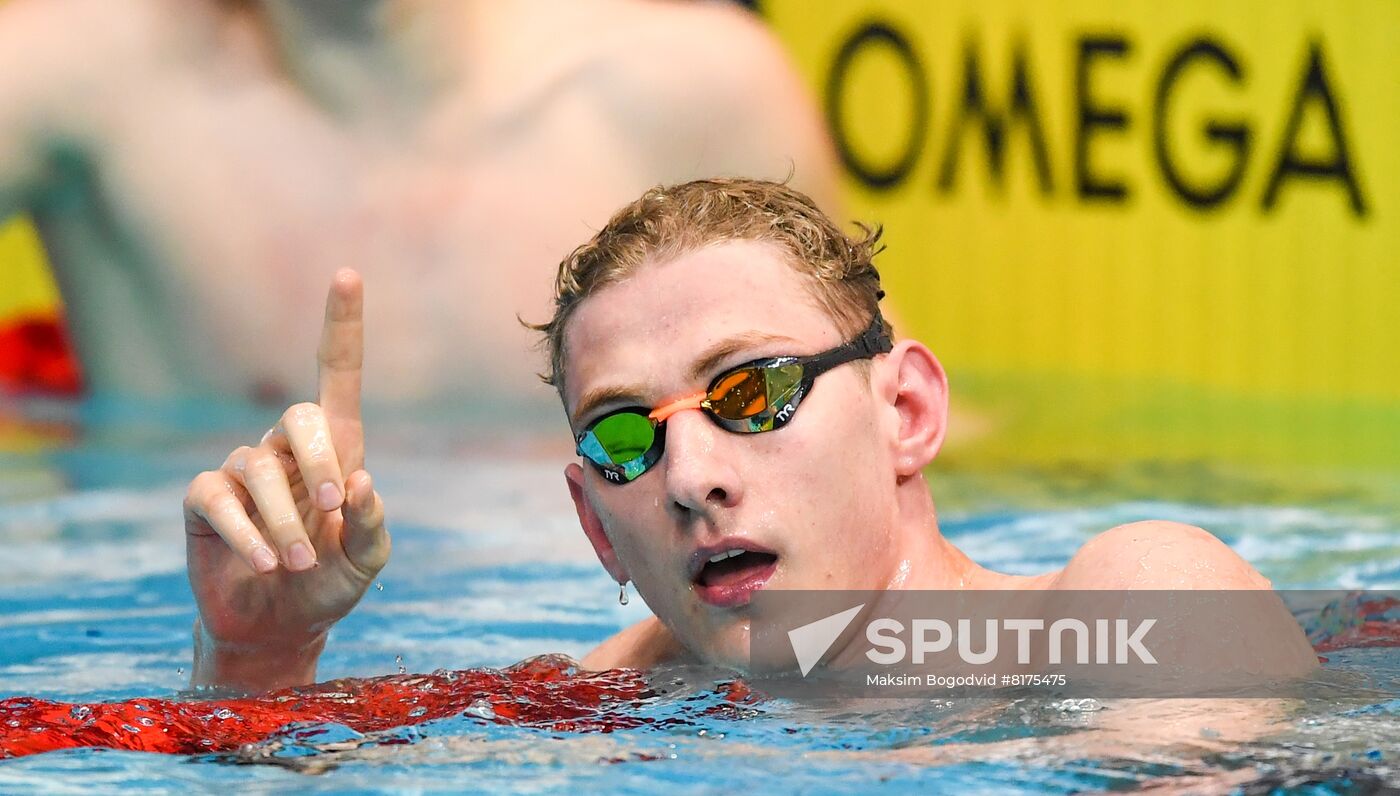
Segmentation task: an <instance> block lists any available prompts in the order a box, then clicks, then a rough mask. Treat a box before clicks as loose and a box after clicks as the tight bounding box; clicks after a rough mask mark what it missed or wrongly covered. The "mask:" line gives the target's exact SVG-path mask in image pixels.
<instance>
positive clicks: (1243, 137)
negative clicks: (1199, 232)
mask: <svg viewBox="0 0 1400 796" xmlns="http://www.w3.org/2000/svg"><path fill="white" fill-rule="evenodd" d="M1193 62H1201V63H1203V64H1206V63H1209V64H1214V65H1215V66H1217V67H1219V69H1220V71H1222V72H1224V73H1225V74H1226V75H1227V76H1229V78H1230V82H1231V83H1235V84H1239V83H1240V82H1241V80H1243V78H1244V71H1243V70H1242V69H1241V68H1240V65H1239V63H1238V62H1236V61H1235V59H1234V57H1233V56H1231V55H1230V53H1229V52H1228V51H1227V50H1226V49H1225V48H1224V47H1223V46H1221V45H1220V44H1217V43H1216V42H1215V41H1212V40H1211V39H1208V38H1204V37H1202V38H1199V39H1195V40H1193V41H1191V42H1189V43H1188V44H1187V45H1186V46H1185V47H1182V48H1181V49H1180V50H1178V51H1177V53H1176V55H1174V56H1172V59H1171V60H1170V61H1168V62H1167V66H1166V68H1165V69H1163V70H1162V77H1161V79H1160V80H1158V82H1157V96H1156V97H1155V99H1154V100H1153V103H1152V108H1153V121H1152V147H1153V151H1154V152H1155V153H1156V155H1157V167H1158V168H1159V169H1161V171H1162V176H1163V177H1164V178H1165V179H1166V181H1167V185H1169V186H1171V189H1172V190H1173V191H1175V192H1176V195H1177V196H1180V197H1181V198H1182V200H1183V201H1185V202H1186V203H1187V204H1188V205H1190V206H1191V207H1194V208H1196V209H1197V210H1209V209H1211V208H1213V207H1215V206H1217V205H1219V204H1220V203H1221V202H1224V201H1225V200H1226V199H1228V198H1230V196H1231V195H1232V194H1234V192H1235V191H1236V190H1237V189H1238V188H1239V187H1240V181H1241V180H1242V179H1244V169H1245V165H1246V164H1247V163H1248V162H1249V127H1248V126H1247V125H1245V123H1244V122H1242V121H1232V122H1225V121H1221V120H1218V119H1208V120H1206V124H1205V137H1206V138H1207V139H1209V140H1210V141H1212V142H1214V143H1216V144H1220V145H1223V146H1225V147H1226V148H1228V149H1230V150H1232V151H1233V152H1234V155H1235V160H1234V165H1232V166H1231V167H1230V171H1229V172H1228V173H1227V174H1226V175H1225V177H1224V179H1221V180H1219V181H1217V182H1215V183H1214V184H1209V185H1192V184H1190V183H1189V182H1188V181H1187V180H1186V178H1185V177H1184V176H1182V174H1181V172H1180V171H1179V170H1178V169H1177V167H1176V163H1175V162H1174V161H1173V160H1172V156H1171V149H1170V147H1169V146H1168V142H1167V117H1168V114H1169V111H1170V108H1169V104H1170V102H1171V94H1172V89H1173V87H1175V86H1176V83H1177V80H1178V79H1180V77H1181V74H1182V73H1183V72H1185V71H1186V68H1187V67H1189V66H1190V65H1191V64H1192V63H1193Z"/></svg>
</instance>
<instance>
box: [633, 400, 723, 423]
mask: <svg viewBox="0 0 1400 796" xmlns="http://www.w3.org/2000/svg"><path fill="white" fill-rule="evenodd" d="M708 403H709V401H707V400H706V399H705V393H703V392H697V393H695V394H694V395H688V396H686V397H685V398H680V399H677V400H675V401H672V402H670V403H668V404H666V405H664V406H658V407H656V408H655V409H653V410H651V412H650V413H649V414H647V417H648V418H650V419H651V420H652V422H655V423H657V424H660V423H664V422H666V418H668V417H670V416H671V415H674V414H675V413H677V412H681V411H684V410H686V409H703V408H705V406H706V404H708Z"/></svg>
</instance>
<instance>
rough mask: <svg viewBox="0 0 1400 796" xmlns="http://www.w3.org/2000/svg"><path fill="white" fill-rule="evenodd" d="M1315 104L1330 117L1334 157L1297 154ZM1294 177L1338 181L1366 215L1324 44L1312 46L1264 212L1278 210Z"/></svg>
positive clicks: (1356, 209)
mask: <svg viewBox="0 0 1400 796" xmlns="http://www.w3.org/2000/svg"><path fill="white" fill-rule="evenodd" d="M1311 102H1317V103H1320V104H1321V106H1322V110H1323V112H1324V114H1325V115H1326V118H1327V131H1328V133H1329V134H1330V135H1331V136H1332V154H1331V156H1330V157H1320V158H1309V157H1305V156H1304V155H1303V154H1301V153H1299V152H1298V151H1297V144H1298V130H1299V128H1300V127H1302V124H1303V111H1304V109H1305V107H1306V106H1307V105H1308V104H1309V103H1311ZM1292 178H1298V179H1304V180H1338V181H1340V182H1341V183H1342V186H1343V187H1345V188H1346V191H1347V197H1348V198H1349V199H1350V200H1351V210H1352V212H1353V213H1355V214H1356V215H1357V217H1358V218H1359V217H1363V216H1365V215H1366V200H1365V198H1364V197H1363V196H1362V195H1361V186H1360V184H1358V182H1357V179H1356V170H1355V169H1354V168H1353V166H1352V162H1351V154H1350V148H1349V147H1348V146H1347V137H1346V131H1345V130H1344V129H1343V127H1342V120H1341V116H1340V115H1339V114H1338V113H1337V99H1336V97H1335V96H1334V95H1333V92H1332V87H1331V85H1330V84H1329V83H1328V81H1327V72H1326V70H1325V69H1324V68H1323V65H1322V45H1321V44H1320V43H1318V42H1317V41H1316V40H1314V41H1312V42H1309V44H1308V63H1307V67H1306V68H1305V71H1304V74H1303V80H1302V82H1301V83H1299V85H1298V91H1297V92H1296V93H1295V94H1294V95H1293V109H1292V110H1291V111H1290V112H1289V114H1288V124H1286V125H1285V126H1284V132H1283V139H1282V141H1281V143H1280V144H1279V153H1278V158H1277V159H1276V160H1275V162H1274V170H1273V172H1272V173H1270V174H1269V182H1268V185H1267V186H1266V187H1265V188H1264V196H1263V199H1262V201H1261V206H1262V207H1263V209H1264V210H1266V211H1269V210H1273V209H1274V206H1275V205H1276V204H1277V203H1278V194H1279V189H1280V188H1282V187H1283V183H1284V180H1287V179H1292Z"/></svg>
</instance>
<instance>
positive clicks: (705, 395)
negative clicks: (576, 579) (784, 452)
mask: <svg viewBox="0 0 1400 796" xmlns="http://www.w3.org/2000/svg"><path fill="white" fill-rule="evenodd" d="M891 348H893V343H891V341H890V337H889V335H888V334H886V333H885V331H884V321H883V319H881V318H880V317H879V316H878V315H877V316H876V317H875V319H874V320H873V321H871V323H870V326H869V328H867V329H866V330H865V331H864V332H862V333H861V335H860V336H859V337H857V338H856V339H854V340H852V341H851V342H849V343H846V344H844V345H841V346H838V347H836V348H833V349H831V350H830V351H824V352H822V353H820V354H815V355H813V356H809V357H774V358H770V359H756V360H753V361H752V362H746V363H744V364H742V365H739V366H738V367H735V368H731V369H729V370H726V371H725V372H723V373H721V374H719V375H718V376H716V377H715V378H714V381H711V382H710V386H709V388H708V389H706V390H705V391H704V392H698V393H696V394H694V395H691V396H688V397H686V398H682V399H680V400H678V401H673V402H671V403H668V404H666V405H665V406H661V407H657V408H656V409H651V410H648V409H645V408H642V407H635V406H633V407H626V408H623V409H618V410H615V411H613V412H609V413H608V414H605V415H603V416H602V417H600V418H598V419H597V420H594V421H593V422H591V423H589V424H588V427H587V428H585V429H584V430H583V432H582V433H580V434H578V435H576V436H575V437H574V442H575V443H577V444H578V453H579V455H580V456H582V457H584V458H585V459H587V460H588V461H589V462H591V463H592V464H593V466H594V467H595V468H596V469H597V470H598V472H600V473H602V475H603V477H604V478H606V479H607V480H608V481H611V482H612V483H615V484H625V483H628V482H630V481H632V480H634V479H636V478H637V477H638V476H640V475H641V474H642V473H645V472H646V471H647V470H650V469H651V468H652V466H653V465H655V464H656V463H657V462H658V461H660V460H661V454H662V453H663V452H664V451H665V448H666V419H667V418H668V417H670V416H671V415H674V414H675V413H677V412H680V411H682V410H685V409H700V410H701V411H703V412H704V413H705V414H707V415H709V416H710V419H711V420H713V421H714V423H715V425H717V426H719V427H720V428H722V429H724V430H725V431H732V432H734V433H736V434H759V433H762V432H764V431H774V430H776V429H779V428H782V427H783V426H785V425H787V424H788V422H789V421H790V420H792V416H793V415H794V414H795V413H796V412H797V407H798V405H799V404H801V403H802V399H803V398H805V397H806V396H807V393H809V392H811V390H812V384H813V382H815V381H816V380H817V377H818V376H820V375H822V374H823V373H825V372H827V371H828V370H831V369H832V368H834V367H836V366H838V365H844V364H846V363H847V362H854V361H856V360H858V359H869V358H870V357H873V356H875V355H876V354H884V353H887V352H888V351H889V350H890V349H891Z"/></svg>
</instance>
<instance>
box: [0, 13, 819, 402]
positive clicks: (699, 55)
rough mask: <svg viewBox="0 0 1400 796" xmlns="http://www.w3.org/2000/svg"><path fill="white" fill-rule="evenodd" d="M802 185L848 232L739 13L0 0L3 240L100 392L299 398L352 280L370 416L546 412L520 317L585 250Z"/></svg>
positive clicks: (760, 33) (789, 73) (814, 138)
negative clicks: (614, 213)
mask: <svg viewBox="0 0 1400 796" xmlns="http://www.w3.org/2000/svg"><path fill="white" fill-rule="evenodd" d="M789 173H791V174H792V175H793V177H792V183H793V184H794V185H795V186H796V187H798V188H800V189H802V190H804V191H806V192H808V193H810V194H812V195H813V196H815V197H816V198H817V200H818V201H819V202H820V203H822V204H823V206H824V207H825V208H826V209H827V210H828V212H833V211H835V209H836V208H835V201H836V200H835V194H836V189H835V180H836V176H835V175H836V167H835V161H834V157H833V155H832V153H831V147H830V144H829V141H828V138H827V135H826V133H825V131H824V129H823V127H822V124H821V122H820V117H819V113H818V110H817V109H816V107H815V104H814V103H813V102H812V100H811V99H810V98H809V97H808V96H807V95H806V93H805V90H804V88H803V87H802V85H801V83H800V82H799V79H798V78H797V76H796V74H795V73H794V71H793V69H792V67H791V66H790V64H789V63H788V61H787V59H786V57H785V55H784V54H783V52H782V51H781V50H780V48H779V45H778V44H777V42H776V41H775V40H774V39H773V37H772V36H770V35H769V34H768V32H767V31H766V30H765V29H764V28H763V27H762V25H761V23H760V22H759V21H758V20H757V19H754V18H753V17H752V16H751V15H750V14H748V13H747V12H745V11H743V10H742V9H741V8H738V7H737V6H735V5H732V4H729V3H723V2H674V1H673V2H663V1H662V0H570V1H569V2H555V1H554V0H509V1H507V0H491V1H490V2H486V1H485V0H120V2H112V0H0V218H4V217H7V216H9V215H11V214H13V213H16V212H20V211H27V212H28V213H29V214H30V215H31V217H32V219H33V220H34V222H35V225H36V227H37V229H38V231H39V233H40V235H41V238H42V240H43V243H44V246H45V248H46V250H47V252H48V255H49V259H50V261H51V262H52V265H53V268H54V271H55V278H56V280H57V282H58V284H59V287H60V289H61V291H62V294H63V298H64V301H65V303H66V306H67V317H68V322H69V325H70V327H71V330H72V333H73V337H74V339H75V342H76V346H77V349H78V352H79V355H80V358H81V363H82V367H83V369H84V372H85V378H86V381H87V386H88V388H89V389H90V390H92V391H94V392H97V393H103V394H119V395H132V396H142V397H156V396H186V395H188V396H196V395H212V394H220V395H246V396H248V397H250V398H254V399H259V400H264V401H277V402H282V401H286V400H287V399H288V398H289V397H290V396H296V395H304V394H308V393H309V392H310V390H311V388H312V385H311V383H310V382H309V381H308V379H307V375H306V372H305V368H304V367H302V363H303V362H304V360H305V356H306V354H307V352H308V351H310V350H311V349H312V348H313V347H314V340H315V335H316V334H317V329H316V326H315V324H314V323H308V322H307V320H306V317H305V313H304V312H302V311H301V309H302V308H304V307H305V306H308V305H309V304H312V303H314V302H315V301H317V300H318V299H319V296H320V294H321V291H322V290H323V289H324V285H325V284H326V282H327V280H328V279H329V278H330V275H331V274H332V273H334V272H335V270H336V269H337V268H340V267H343V266H347V265H350V266H354V267H355V268H357V269H359V270H360V271H361V272H362V273H364V274H365V277H366V279H369V280H372V281H373V282H374V283H375V285H376V296H375V301H374V302H373V304H372V305H371V306H370V307H369V308H368V310H367V311H368V312H369V318H368V321H369V322H370V323H371V324H372V325H373V326H374V328H375V330H376V335H377V337H378V338H379V340H380V345H378V346H377V347H376V348H375V349H373V350H371V351H370V352H367V357H368V360H369V362H368V368H369V369H370V370H371V372H373V373H375V374H377V376H378V377H377V378H376V379H375V380H374V381H372V382H369V383H366V384H365V393H366V400H367V401H369V402H370V403H403V402H415V403H452V402H455V401H456V400H457V399H460V398H462V397H477V398H482V397H486V398H489V397H492V396H495V397H499V398H503V399H506V400H514V399H518V398H520V397H521V396H528V395H532V394H533V395H537V396H539V400H540V401H541V403H544V402H547V401H549V400H550V396H549V392H548V390H546V389H544V388H543V387H542V386H541V385H539V384H538V383H537V380H536V378H535V377H534V375H533V372H532V365H533V363H534V361H535V360H534V357H531V356H528V355H526V350H527V347H528V346H529V344H530V343H531V342H532V340H531V338H530V336H529V333H528V332H527V331H525V330H524V329H523V328H522V327H521V325H520V324H519V322H518V321H517V315H520V316H523V317H527V318H537V317H541V316H542V315H543V314H545V312H546V309H547V307H548V306H549V298H550V296H549V290H548V287H549V279H548V278H547V275H549V274H551V273H552V272H553V269H554V267H555V264H556V263H557V262H558V261H559V260H560V258H561V257H562V256H563V255H564V254H566V253H567V252H568V250H569V249H570V247H571V246H572V244H573V243H576V242H577V241H578V240H580V239H582V238H584V237H587V236H588V235H589V234H591V233H592V232H593V231H594V230H596V229H598V228H600V227H601V226H602V225H603V224H604V222H605V221H606V220H607V218H608V214H609V212H611V210H613V209H614V208H616V207H617V206H619V205H621V204H622V203H624V202H625V201H626V200H628V199H630V198H632V197H634V196H636V195H637V194H639V193H640V192H641V191H642V190H643V189H645V188H647V187H648V186H651V185H655V184H657V183H673V182H680V181H684V180H687V179H690V178H693V177H696V176H701V175H705V176H708V175H716V174H718V175H746V176H754V177H768V178H782V177H784V176H786V175H788V174H789ZM2 268H3V264H0V269H2ZM0 277H3V273H0Z"/></svg>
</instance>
